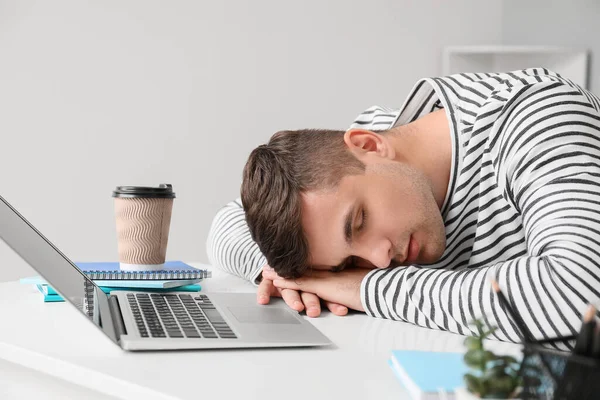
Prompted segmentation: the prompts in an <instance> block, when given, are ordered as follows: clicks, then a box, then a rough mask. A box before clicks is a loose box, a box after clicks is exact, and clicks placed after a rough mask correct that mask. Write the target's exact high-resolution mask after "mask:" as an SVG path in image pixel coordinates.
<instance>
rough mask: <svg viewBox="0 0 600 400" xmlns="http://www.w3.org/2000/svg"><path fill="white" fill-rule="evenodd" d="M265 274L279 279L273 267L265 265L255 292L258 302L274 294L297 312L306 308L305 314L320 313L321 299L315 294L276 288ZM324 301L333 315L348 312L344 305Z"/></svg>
mask: <svg viewBox="0 0 600 400" xmlns="http://www.w3.org/2000/svg"><path fill="white" fill-rule="evenodd" d="M267 276H271V278H277V279H280V278H279V276H278V275H277V274H276V273H275V271H273V269H271V268H270V267H269V266H265V268H264V269H263V277H262V280H261V282H260V284H259V285H258V290H257V292H256V300H257V302H258V304H269V301H270V299H271V297H273V296H276V297H282V298H283V300H284V301H285V303H286V304H287V305H288V306H289V307H290V308H291V309H293V310H296V311H298V312H302V311H304V310H306V315H308V316H309V317H318V316H319V315H320V314H321V300H320V299H319V297H318V296H317V295H316V294H314V293H310V292H305V291H300V290H294V289H285V288H277V287H275V286H274V285H273V279H269V278H267ZM324 303H325V305H326V306H327V308H328V309H329V311H331V312H332V313H334V314H335V315H339V316H342V315H346V314H347V313H348V308H347V307H346V306H343V305H341V304H337V303H333V302H330V301H324Z"/></svg>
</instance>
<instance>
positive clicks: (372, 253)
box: [357, 238, 394, 268]
mask: <svg viewBox="0 0 600 400" xmlns="http://www.w3.org/2000/svg"><path fill="white" fill-rule="evenodd" d="M392 248H393V247H392V243H391V242H390V241H389V240H387V239H385V238H379V239H377V240H372V241H369V242H367V243H365V244H364V245H362V246H361V248H360V249H359V252H358V253H359V254H357V256H358V257H360V258H362V259H365V260H367V261H369V262H370V263H371V264H373V266H375V267H376V268H387V267H389V266H390V263H391V262H392V257H393V256H394V255H393V254H392Z"/></svg>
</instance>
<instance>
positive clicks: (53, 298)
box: [35, 284, 202, 303]
mask: <svg viewBox="0 0 600 400" xmlns="http://www.w3.org/2000/svg"><path fill="white" fill-rule="evenodd" d="M35 286H36V287H37V289H38V290H39V291H40V293H41V294H42V295H43V299H44V303H53V302H60V301H65V300H64V299H63V298H62V297H61V295H59V294H58V293H57V292H56V290H54V288H53V287H52V286H49V285H46V284H37V285H35ZM100 289H102V291H103V292H104V293H110V292H112V291H116V290H128V289H130V288H114V287H100ZM200 290H202V287H201V286H200V285H185V286H180V287H177V288H175V289H162V288H161V289H143V291H145V292H151V293H167V292H172V291H179V292H199V291H200Z"/></svg>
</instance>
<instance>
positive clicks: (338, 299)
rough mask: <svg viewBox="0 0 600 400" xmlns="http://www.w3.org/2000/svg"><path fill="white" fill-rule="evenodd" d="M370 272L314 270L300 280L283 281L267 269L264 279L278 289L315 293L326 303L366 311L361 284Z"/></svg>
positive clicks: (363, 270) (353, 269)
mask: <svg viewBox="0 0 600 400" xmlns="http://www.w3.org/2000/svg"><path fill="white" fill-rule="evenodd" d="M369 271H370V269H366V268H349V269H346V270H344V271H341V272H330V271H319V270H313V271H311V272H309V273H307V274H305V275H304V276H302V277H300V278H298V279H282V278H281V277H279V276H278V275H277V274H276V273H275V271H273V270H272V269H270V268H265V269H263V279H267V280H270V281H271V283H270V284H272V285H273V287H275V288H277V289H283V290H284V291H285V290H294V291H302V292H304V293H306V292H308V293H314V294H315V295H316V296H318V297H319V298H321V299H323V300H325V301H329V302H332V303H335V304H338V305H342V306H346V307H348V308H351V309H353V310H357V311H364V309H363V306H362V302H361V299H360V284H361V282H362V280H363V278H364V277H365V276H366V275H367V274H368V273H369ZM286 302H287V301H286ZM288 304H289V303H288ZM292 308H293V307H292Z"/></svg>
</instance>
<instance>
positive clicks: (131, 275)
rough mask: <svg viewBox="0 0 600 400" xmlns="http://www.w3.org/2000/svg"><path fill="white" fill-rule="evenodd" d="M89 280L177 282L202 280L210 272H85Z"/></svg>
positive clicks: (209, 275) (208, 275)
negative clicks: (179, 280) (181, 280)
mask: <svg viewBox="0 0 600 400" xmlns="http://www.w3.org/2000/svg"><path fill="white" fill-rule="evenodd" d="M84 273H85V275H86V276H87V277H88V278H90V279H91V280H153V281H164V280H177V279H204V278H210V277H211V276H212V273H211V271H208V270H203V269H201V270H198V271H180V270H173V271H109V272H107V271H85V272H84Z"/></svg>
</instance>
